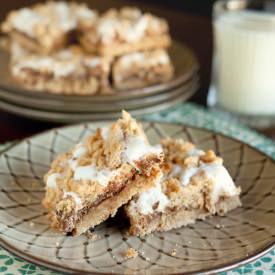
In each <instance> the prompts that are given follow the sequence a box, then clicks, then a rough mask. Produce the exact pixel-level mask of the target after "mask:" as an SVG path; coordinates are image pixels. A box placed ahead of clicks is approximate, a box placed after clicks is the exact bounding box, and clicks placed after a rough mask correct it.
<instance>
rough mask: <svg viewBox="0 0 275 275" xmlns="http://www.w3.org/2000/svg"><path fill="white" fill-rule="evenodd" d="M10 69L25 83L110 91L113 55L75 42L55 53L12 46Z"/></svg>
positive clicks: (60, 90)
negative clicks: (88, 50)
mask: <svg viewBox="0 0 275 275" xmlns="http://www.w3.org/2000/svg"><path fill="white" fill-rule="evenodd" d="M10 71H11V75H12V77H13V78H14V79H15V80H16V82H18V83H19V84H21V85H22V86H23V87H25V88H27V89H31V90H35V91H47V92H51V93H55V94H68V95H69V94H77V95H91V94H96V93H107V92H109V91H110V83H109V72H110V59H109V58H107V57H99V56H92V55H87V54H84V53H83V51H82V50H81V49H80V48H79V47H77V46H71V47H69V48H67V49H64V50H61V51H59V52H57V53H55V54H52V55H41V54H39V55H38V54H34V53H29V52H26V51H25V50H24V49H22V48H20V46H18V45H16V44H15V43H13V44H12V47H11V62H10Z"/></svg>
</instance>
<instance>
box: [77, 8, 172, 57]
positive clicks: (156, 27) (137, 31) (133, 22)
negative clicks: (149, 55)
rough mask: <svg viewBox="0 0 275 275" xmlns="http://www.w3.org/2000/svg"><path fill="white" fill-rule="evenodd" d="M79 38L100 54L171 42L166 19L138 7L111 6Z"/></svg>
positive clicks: (116, 52)
mask: <svg viewBox="0 0 275 275" xmlns="http://www.w3.org/2000/svg"><path fill="white" fill-rule="evenodd" d="M80 42H81V43H82V45H83V46H84V47H85V49H86V50H88V51H90V52H97V53H98V54H100V55H108V56H119V55H123V54H126V53H130V52H137V51H146V50H150V49H156V48H167V47H169V46H170V43H171V38H170V35H169V29H168V24H167V22H166V20H165V19H163V18H159V17H157V16H154V15H152V14H150V13H142V12H141V11H140V10H139V9H137V8H132V7H131V8H130V7H123V8H121V9H119V10H116V9H111V10H109V11H107V12H106V13H104V14H103V15H102V16H100V18H99V19H98V20H97V23H96V24H95V25H94V26H93V27H92V28H90V30H89V31H86V32H85V33H83V34H82V35H81V37H80Z"/></svg>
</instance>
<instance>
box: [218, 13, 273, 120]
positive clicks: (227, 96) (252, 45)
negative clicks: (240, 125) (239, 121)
mask: <svg viewBox="0 0 275 275" xmlns="http://www.w3.org/2000/svg"><path fill="white" fill-rule="evenodd" d="M214 29H215V47H216V49H215V50H216V74H217V75H216V77H217V78H216V85H217V90H218V101H219V104H220V105H221V106H223V107H225V108H226V109H228V110H231V111H235V112H237V113H242V114H251V115H270V114H275V16H274V15H271V14H267V13H266V14H263V13H260V12H253V11H235V12H228V13H225V14H223V15H221V16H220V17H218V18H217V19H216V20H215V23H214Z"/></svg>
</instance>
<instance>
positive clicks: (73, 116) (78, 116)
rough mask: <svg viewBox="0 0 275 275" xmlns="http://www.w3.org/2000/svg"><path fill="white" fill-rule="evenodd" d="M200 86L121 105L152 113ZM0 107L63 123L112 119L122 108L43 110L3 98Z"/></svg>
mask: <svg viewBox="0 0 275 275" xmlns="http://www.w3.org/2000/svg"><path fill="white" fill-rule="evenodd" d="M198 87H199V83H198V82H197V81H194V82H192V83H190V84H188V85H187V86H186V87H178V88H175V90H174V91H173V92H172V95H173V96H171V97H170V96H169V97H166V98H165V99H164V100H157V101H154V102H151V103H150V102H149V103H148V102H146V101H145V102H144V103H142V104H140V105H139V106H138V107H134V108H133V107H132V106H130V105H129V104H127V103H125V104H124V105H121V108H123V109H127V110H128V111H130V112H131V114H133V115H144V114H150V113H153V112H157V111H161V110H164V109H167V108H169V107H172V106H174V105H176V104H179V103H181V102H184V101H186V100H187V99H188V98H190V97H191V96H192V95H193V94H194V93H195V92H196V91H197V90H198ZM0 94H1V92H0ZM0 98H1V96H0ZM0 108H2V109H3V110H6V111H9V112H11V113H14V114H17V115H22V116H25V117H29V118H32V119H37V120H44V121H53V122H61V123H72V122H82V121H99V120H110V119H115V118H118V117H119V116H120V115H121V108H120V109H115V110H113V111H112V109H113V108H110V110H108V111H106V107H105V111H103V110H101V111H94V109H93V106H91V108H90V111H89V112H88V111H86V112H83V111H82V112H78V111H74V110H71V111H70V112H63V111H60V110H59V108H56V110H41V109H37V108H34V107H33V108H31V107H29V106H24V105H22V104H14V103H13V102H9V101H6V100H3V99H2V100H0Z"/></svg>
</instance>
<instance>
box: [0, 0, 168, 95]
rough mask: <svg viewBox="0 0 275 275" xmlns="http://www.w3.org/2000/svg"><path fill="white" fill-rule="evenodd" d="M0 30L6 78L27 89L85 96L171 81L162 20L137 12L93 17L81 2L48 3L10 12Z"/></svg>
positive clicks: (113, 11)
mask: <svg viewBox="0 0 275 275" xmlns="http://www.w3.org/2000/svg"><path fill="white" fill-rule="evenodd" d="M1 27H2V28H1V29H2V32H3V33H4V34H5V35H6V36H7V37H8V41H9V50H10V54H11V62H10V69H11V75H12V77H13V78H14V79H15V80H16V81H17V82H18V83H19V84H21V85H22V86H24V87H26V88H28V89H34V90H37V91H48V92H52V93H64V94H80V95H85V94H89V95H91V94H98V93H105V92H110V91H111V90H113V91H114V90H116V91H119V90H128V89H135V88H140V87H146V86H148V85H154V84H158V83H162V82H166V81H169V80H170V79H171V78H172V77H173V65H172V63H171V60H170V57H169V55H168V53H167V50H166V49H167V48H168V47H169V46H170V44H171V38H170V35H169V28H168V24H167V22H166V20H164V19H162V18H159V17H157V16H154V15H152V14H150V13H142V12H141V11H140V10H139V9H137V8H133V7H131V8H130V7H123V8H121V9H119V10H116V9H110V10H109V11H107V12H105V13H103V14H99V13H98V12H97V11H95V10H93V9H90V8H89V7H88V6H86V5H85V4H80V3H73V2H65V1H64V2H62V1H60V2H51V1H49V2H45V3H43V4H42V3H41V4H35V5H33V6H30V7H26V8H22V9H19V10H15V11H12V12H10V13H9V14H8V15H7V17H6V19H5V21H4V22H3V23H2V26H1ZM72 48H78V50H72ZM18 52H19V53H21V54H18ZM22 53H23V54H22ZM112 88H114V89H112Z"/></svg>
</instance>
